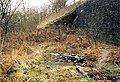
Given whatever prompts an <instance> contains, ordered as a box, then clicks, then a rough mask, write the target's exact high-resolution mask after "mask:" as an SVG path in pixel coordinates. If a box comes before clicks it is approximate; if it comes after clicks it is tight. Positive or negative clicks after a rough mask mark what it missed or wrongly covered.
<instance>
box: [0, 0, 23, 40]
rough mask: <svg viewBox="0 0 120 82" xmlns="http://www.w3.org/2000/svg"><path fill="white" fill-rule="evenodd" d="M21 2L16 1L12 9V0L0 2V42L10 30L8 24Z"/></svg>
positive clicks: (0, 0)
mask: <svg viewBox="0 0 120 82" xmlns="http://www.w3.org/2000/svg"><path fill="white" fill-rule="evenodd" d="M22 1H23V0H21V1H19V0H18V1H17V3H16V4H17V5H15V7H14V8H13V9H12V2H13V0H0V28H1V29H2V33H1V40H3V39H5V37H6V34H7V33H8V29H10V27H9V22H10V20H11V19H12V17H13V15H14V13H15V11H16V10H17V9H18V7H19V5H20V4H21V2H22Z"/></svg>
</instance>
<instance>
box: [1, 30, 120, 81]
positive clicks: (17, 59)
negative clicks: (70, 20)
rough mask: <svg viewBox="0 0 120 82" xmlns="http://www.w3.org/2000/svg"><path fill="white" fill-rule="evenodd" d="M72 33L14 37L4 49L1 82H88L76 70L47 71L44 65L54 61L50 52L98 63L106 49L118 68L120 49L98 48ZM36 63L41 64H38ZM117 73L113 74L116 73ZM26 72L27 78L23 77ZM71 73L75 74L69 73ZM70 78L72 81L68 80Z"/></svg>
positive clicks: (85, 38)
mask: <svg viewBox="0 0 120 82" xmlns="http://www.w3.org/2000/svg"><path fill="white" fill-rule="evenodd" d="M69 32H70V30H69V31H67V32H66V31H64V30H63V31H61V32H60V31H59V29H58V30H56V29H50V28H47V29H42V30H39V32H38V33H32V34H30V35H26V34H23V35H21V34H20V35H17V36H16V35H15V36H13V37H12V40H10V41H9V42H6V44H7V45H8V46H6V47H5V49H6V50H5V52H6V54H5V55H1V56H0V65H4V66H1V67H0V81H2V82H10V81H13V82H17V81H18V82H19V81H23V80H25V79H26V78H28V79H27V80H30V82H37V81H38V82H39V81H41V80H42V81H43V82H49V81H51V82H55V81H58V80H59V81H62V82H70V81H71V82H77V81H78V82H79V81H80V82H82V81H83V82H85V81H86V79H85V78H81V77H79V76H78V74H77V73H75V69H74V68H70V69H73V70H68V68H69V67H66V68H65V67H51V65H50V68H51V69H50V70H48V69H47V68H46V67H47V65H44V66H43V65H41V64H40V63H41V62H42V61H48V60H52V58H50V57H49V56H46V53H49V52H57V53H74V54H78V55H82V56H86V57H87V58H88V59H92V61H94V62H97V59H98V58H99V57H100V51H101V49H107V50H110V51H111V52H110V56H109V58H108V60H107V62H109V63H113V64H114V65H119V64H117V62H119V58H120V47H116V46H112V45H107V44H103V43H100V42H97V43H96V46H95V45H94V42H92V41H91V40H90V39H89V38H88V37H82V38H80V37H79V36H77V35H75V34H71V33H69ZM18 37H19V39H18ZM13 38H14V39H13ZM36 61H37V62H39V64H38V63H37V64H36ZM113 64H112V65H113ZM10 68H13V69H17V71H12V72H10V73H8V71H9V70H10ZM58 68H59V69H58ZM109 68H111V67H109ZM116 69H118V68H116ZM116 69H113V70H111V71H116ZM26 70H27V74H24V73H25V71H26ZM71 71H72V72H74V73H70V72H71ZM118 71H119V70H117V72H118ZM55 77H56V78H55ZM70 77H72V78H71V79H69V78H70ZM42 78H43V79H42ZM87 79H89V78H87ZM72 80H73V81H72ZM89 80H90V79H89ZM86 82H87V81H86Z"/></svg>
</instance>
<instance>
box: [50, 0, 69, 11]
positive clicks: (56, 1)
mask: <svg viewBox="0 0 120 82" xmlns="http://www.w3.org/2000/svg"><path fill="white" fill-rule="evenodd" d="M49 1H50V2H51V3H52V10H53V11H55V12H57V11H58V10H59V9H60V8H61V7H65V4H66V2H67V1H68V0H49Z"/></svg>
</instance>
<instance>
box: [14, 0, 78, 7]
mask: <svg viewBox="0 0 120 82" xmlns="http://www.w3.org/2000/svg"><path fill="white" fill-rule="evenodd" d="M17 1H21V0H13V6H12V8H14V7H15V5H16V3H17ZM73 1H74V0H68V2H67V3H66V4H67V5H69V4H70V3H72V2H73ZM75 1H78V0H75ZM49 4H50V1H49V0H24V5H25V7H26V8H31V7H32V8H40V7H42V6H45V5H49ZM22 7H23V5H21V6H20V8H22Z"/></svg>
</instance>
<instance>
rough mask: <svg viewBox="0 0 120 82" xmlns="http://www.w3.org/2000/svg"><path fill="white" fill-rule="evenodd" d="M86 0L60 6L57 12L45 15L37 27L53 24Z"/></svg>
mask: <svg viewBox="0 0 120 82" xmlns="http://www.w3.org/2000/svg"><path fill="white" fill-rule="evenodd" d="M86 1H87V0H80V1H78V2H76V3H75V4H73V5H71V6H68V7H64V8H62V9H61V10H60V11H59V12H56V13H53V14H52V15H50V16H48V17H46V18H45V19H44V20H43V21H42V22H40V23H39V25H38V26H37V28H45V27H47V26H49V25H51V24H53V23H54V22H56V21H57V20H60V19H61V18H64V17H65V16H66V15H68V14H69V13H72V12H73V11H75V10H76V8H78V7H79V6H80V5H82V4H84V3H85V2H86Z"/></svg>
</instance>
